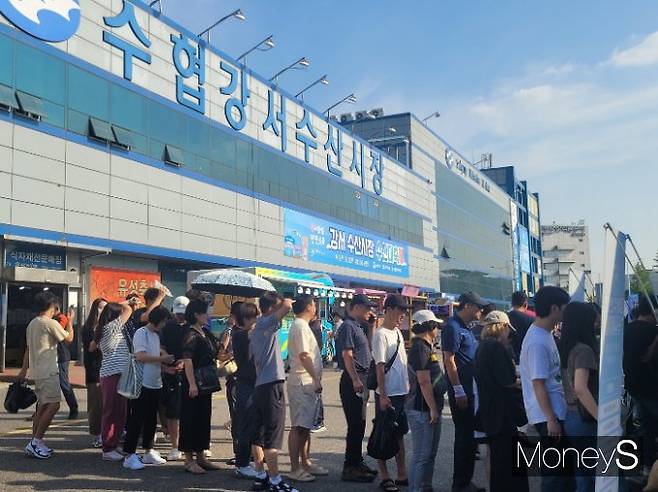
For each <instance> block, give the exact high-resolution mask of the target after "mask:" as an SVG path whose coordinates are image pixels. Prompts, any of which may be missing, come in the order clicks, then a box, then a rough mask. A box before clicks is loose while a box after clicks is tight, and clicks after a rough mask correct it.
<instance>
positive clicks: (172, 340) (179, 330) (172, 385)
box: [160, 296, 190, 461]
mask: <svg viewBox="0 0 658 492" xmlns="http://www.w3.org/2000/svg"><path fill="white" fill-rule="evenodd" d="M189 303H190V300H189V299H188V298H187V297H185V296H179V297H177V298H176V299H174V304H173V307H172V312H173V314H174V317H173V318H172V319H170V320H169V321H167V323H166V324H165V326H164V327H163V328H162V333H160V346H161V348H162V350H163V351H164V352H165V353H167V354H171V355H173V356H174V359H175V360H174V363H173V364H170V365H163V366H162V400H163V404H164V407H165V415H166V417H167V431H168V433H169V439H170V440H171V451H170V452H169V454H168V455H167V461H177V460H181V459H183V453H181V452H180V451H179V450H178V427H179V423H180V405H181V390H182V384H183V383H182V377H183V362H182V359H183V337H184V336H185V332H186V324H187V323H186V321H185V309H186V308H187V305H188V304H189Z"/></svg>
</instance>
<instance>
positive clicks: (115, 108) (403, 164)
mask: <svg viewBox="0 0 658 492" xmlns="http://www.w3.org/2000/svg"><path fill="white" fill-rule="evenodd" d="M62 3H64V4H66V5H68V7H67V10H68V11H67V12H60V11H58V8H59V7H61V5H62ZM26 4H27V3H25V4H21V5H22V6H20V5H19V6H18V7H14V5H17V4H16V3H15V2H9V3H7V2H4V3H2V4H1V5H2V7H0V13H1V14H2V16H0V60H2V63H0V234H2V243H1V245H2V248H3V263H2V274H1V278H2V284H1V291H2V292H1V293H2V299H3V300H4V302H3V303H2V312H1V318H0V319H1V320H2V323H1V327H2V344H1V347H0V348H1V352H0V370H2V369H3V368H4V365H5V364H17V363H19V362H20V356H21V353H22V344H23V343H24V329H25V326H26V324H27V321H28V320H29V317H30V316H31V310H30V307H31V306H30V305H31V301H32V299H33V297H34V295H35V293H37V292H39V291H42V290H44V289H50V290H52V291H54V292H55V293H56V294H57V295H59V296H60V297H61V298H62V299H63V302H64V303H65V305H67V306H69V305H73V306H76V307H78V317H79V318H82V317H84V316H85V314H86V308H85V307H86V306H88V305H89V304H90V302H91V301H92V300H93V298H94V297H96V296H98V295H103V296H106V297H107V298H109V299H111V300H115V299H119V298H121V297H122V296H124V295H125V294H127V293H129V292H131V291H134V290H136V291H142V290H144V289H145V288H146V287H147V286H149V285H152V284H153V281H155V280H158V281H161V282H162V283H164V284H165V285H167V286H168V287H169V288H170V289H171V290H172V292H174V294H178V293H180V292H182V291H184V289H185V286H186V274H187V272H188V271H189V270H200V269H207V268H214V267H226V266H238V267H246V266H249V267H251V266H261V267H265V268H275V269H280V270H290V271H300V272H305V271H320V272H326V273H327V274H328V275H330V276H331V277H332V279H333V281H334V282H335V284H336V285H338V286H342V287H359V286H367V287H372V288H378V289H386V290H390V291H394V290H399V289H402V288H404V287H405V286H406V287H408V288H412V289H414V290H420V291H424V292H435V291H438V290H439V288H440V282H441V283H444V282H445V284H446V285H448V288H449V289H450V291H452V292H459V291H460V290H461V289H462V288H464V287H465V286H467V285H469V288H473V289H474V290H478V289H480V287H482V289H480V290H483V292H482V294H484V295H488V296H489V297H491V298H500V299H502V298H504V295H505V294H506V293H507V291H509V289H503V288H502V283H503V280H509V278H510V275H511V273H510V272H509V269H510V267H509V265H508V263H509V262H506V260H504V259H503V256H504V255H505V254H507V249H506V248H507V247H506V246H505V245H504V244H503V243H504V242H505V241H504V240H502V239H501V240H500V241H493V242H492V244H489V248H491V249H493V250H494V251H495V252H494V253H493V255H490V258H489V257H487V259H486V260H484V259H482V256H483V255H484V253H483V252H482V251H481V249H479V248H481V245H480V246H478V245H470V244H471V243H474V242H478V244H480V241H481V240H480V239H478V238H477V231H475V230H472V229H471V228H469V231H468V234H469V236H470V239H465V240H462V239H461V238H460V239H457V238H456V237H452V236H449V235H447V234H446V235H445V236H442V235H441V234H438V233H437V232H438V231H442V230H446V231H450V230H452V231H453V233H454V230H455V229H457V228H459V227H460V226H461V225H463V224H464V221H470V220H471V216H470V215H469V214H468V213H467V212H463V211H461V210H462V208H463V207H464V206H466V205H468V203H467V202H468V198H466V197H465V198H464V201H463V202H460V203H461V204H460V205H459V206H457V205H455V206H454V207H453V208H454V211H455V213H459V215H458V216H457V217H454V218H453V219H449V218H445V219H444V220H443V224H444V225H442V223H441V221H439V222H438V223H437V219H436V211H437V207H438V209H439V210H441V209H443V207H442V206H440V205H437V204H438V203H439V202H440V201H441V200H443V201H444V202H445V203H448V198H447V197H446V195H447V194H448V193H449V191H448V189H449V188H450V186H449V184H448V183H447V184H446V187H447V189H440V188H439V186H438V185H437V183H439V182H441V181H450V182H453V183H454V182H462V181H465V182H467V183H468V185H469V186H470V187H471V188H472V191H471V193H472V194H473V195H474V196H475V195H478V196H479V195H482V194H483V193H482V190H481V189H480V188H482V184H475V183H474V182H473V179H472V178H469V177H467V176H463V175H462V173H461V172H458V171H456V170H455V169H454V167H453V169H449V168H448V166H447V165H446V163H445V162H443V164H442V166H435V163H436V162H437V161H436V159H438V158H439V157H437V156H443V155H444V154H445V152H443V150H442V149H441V148H440V147H441V144H440V140H439V139H435V138H434V137H432V135H431V134H429V133H427V131H426V130H422V138H421V136H420V135H419V137H418V140H419V141H418V142H417V143H414V145H417V146H418V148H419V149H423V150H422V151H420V150H419V151H418V156H417V157H415V158H414V161H413V166H411V165H408V161H407V159H408V158H409V155H408V152H407V155H406V156H405V155H404V154H399V155H397V157H392V156H391V155H390V154H389V153H387V152H384V151H382V150H380V148H378V146H376V145H373V144H369V143H368V142H367V141H365V140H364V139H362V138H360V137H356V136H354V135H353V134H352V133H350V132H349V131H346V129H345V128H344V127H342V126H340V125H339V124H338V123H336V122H334V121H328V120H327V118H326V117H325V116H324V115H323V114H321V113H320V112H318V111H316V110H314V109H313V108H310V107H308V106H306V105H305V104H304V103H303V102H301V101H299V100H297V99H295V97H294V96H292V95H290V94H288V93H287V92H285V91H283V90H282V89H281V88H280V87H277V86H276V85H275V84H273V83H271V82H269V81H267V80H266V78H264V77H261V76H260V75H258V74H256V73H254V72H253V71H251V70H250V69H249V68H247V67H245V66H244V65H242V64H241V63H238V62H237V61H235V60H234V59H232V58H231V57H230V56H228V55H226V54H224V53H222V52H221V51H220V50H218V49H217V48H216V47H214V46H211V45H209V44H207V43H206V42H205V41H203V40H201V39H200V38H198V37H197V36H196V35H195V34H193V33H191V32H189V31H188V30H186V29H185V28H184V27H182V26H180V25H178V24H176V23H175V22H172V21H171V20H169V19H167V18H166V17H164V16H162V15H161V14H160V13H159V12H158V11H156V10H152V9H150V8H149V7H148V5H147V4H146V3H144V2H142V1H139V0H134V1H130V0H121V1H114V2H101V1H100V0H99V1H93V0H81V1H80V2H79V8H78V2H74V1H72V0H71V1H68V2H59V3H53V2H51V4H52V5H47V4H45V3H44V6H43V7H42V8H41V9H40V10H38V11H37V12H33V11H31V10H30V8H29V6H27V5H26ZM19 9H20V10H19ZM413 124H414V125H416V121H415V120H414V123H413ZM414 127H415V126H414ZM413 137H414V139H416V134H414V135H413ZM422 139H427V140H428V142H426V143H421V141H420V140H422ZM428 146H429V147H432V146H434V147H436V149H434V148H432V149H428ZM415 148H416V147H414V151H415ZM407 151H408V149H407ZM425 154H427V155H425ZM409 163H410V161H409ZM439 167H440V171H438V170H437V168H439ZM486 193H488V194H491V195H492V196H496V197H497V196H498V193H499V192H498V190H497V189H496V190H493V189H492V190H490V191H487V192H486ZM453 200H461V199H460V198H458V197H454V198H453ZM496 200H497V198H494V199H493V200H489V201H486V202H482V204H481V207H483V210H482V212H483V213H485V214H489V215H491V218H487V219H486V220H479V221H478V227H481V228H484V229H485V230H491V229H497V230H498V232H499V233H500V229H501V224H502V223H503V222H505V220H507V221H508V220H509V219H505V217H509V210H508V209H507V210H506V209H505V208H504V205H503V204H501V205H496V206H495V211H493V212H489V210H490V207H489V204H490V203H489V202H492V203H493V202H496ZM458 211H459V212H458ZM505 214H507V215H505ZM487 217H488V216H487ZM455 234H456V233H455ZM496 239H498V238H496ZM503 239H504V238H503ZM506 240H507V242H509V237H507V239H506ZM439 241H441V242H439ZM463 245H467V246H468V248H470V250H469V251H471V252H469V253H465V255H466V256H463V254H462V252H461V251H462V250H463V249H464V248H466V246H464V248H462V246H463ZM503 250H504V251H503ZM441 251H449V252H450V255H451V258H454V260H453V262H452V263H450V260H446V261H443V260H442V261H441V263H442V265H443V266H445V267H446V272H447V273H446V274H444V277H445V280H444V277H442V278H441V279H440V278H439V262H438V261H437V258H441V256H440V253H441ZM472 251H475V252H476V254H475V255H474V256H475V258H473V259H470V256H468V255H471V256H473V253H472ZM467 256H468V257H467ZM466 262H469V263H473V264H477V265H478V267H479V271H480V274H479V275H480V276H479V278H473V280H474V282H475V283H473V284H469V280H470V279H469V277H468V276H465V275H464V274H462V273H459V272H461V271H463V270H462V267H457V266H456V267H454V268H453V267H451V265H452V264H454V265H461V264H462V263H466ZM451 282H452V283H451ZM477 282H479V283H477ZM485 286H486V287H487V289H484V287H485Z"/></svg>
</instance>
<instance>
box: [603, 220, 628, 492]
mask: <svg viewBox="0 0 658 492" xmlns="http://www.w3.org/2000/svg"><path fill="white" fill-rule="evenodd" d="M625 249H626V235H625V234H623V233H621V232H620V233H615V232H614V231H612V230H611V229H606V240H605V255H604V265H603V307H602V311H603V312H602V324H601V356H600V360H601V361H605V364H600V368H601V369H600V372H599V415H598V435H599V436H621V435H622V428H621V399H622V391H623V386H624V377H623V372H622V357H623V341H624V305H625V301H624V292H625V288H626V276H625V268H624V267H625V260H626V258H625ZM611 475H614V473H612V474H611ZM618 481H619V477H616V476H599V477H597V478H596V491H597V492H612V491H615V492H616V491H617V490H619V489H618V486H619V485H618Z"/></svg>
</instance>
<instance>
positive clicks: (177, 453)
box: [167, 449, 183, 461]
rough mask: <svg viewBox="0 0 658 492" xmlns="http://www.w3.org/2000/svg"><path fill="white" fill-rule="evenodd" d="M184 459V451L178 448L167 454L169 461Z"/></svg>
mask: <svg viewBox="0 0 658 492" xmlns="http://www.w3.org/2000/svg"><path fill="white" fill-rule="evenodd" d="M182 459H183V453H181V452H180V451H179V450H178V449H172V450H171V451H169V454H168V455H167V461H180V460H182Z"/></svg>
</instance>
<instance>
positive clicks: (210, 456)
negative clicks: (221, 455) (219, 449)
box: [203, 449, 212, 458]
mask: <svg viewBox="0 0 658 492" xmlns="http://www.w3.org/2000/svg"><path fill="white" fill-rule="evenodd" d="M203 456H205V457H206V458H212V451H210V449H206V450H205V451H204V452H203Z"/></svg>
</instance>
